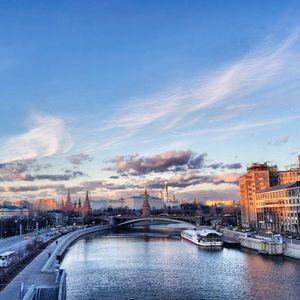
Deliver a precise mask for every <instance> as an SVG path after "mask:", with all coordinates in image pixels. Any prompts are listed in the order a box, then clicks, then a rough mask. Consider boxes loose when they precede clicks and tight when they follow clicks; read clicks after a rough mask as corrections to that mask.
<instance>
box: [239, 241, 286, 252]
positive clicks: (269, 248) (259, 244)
mask: <svg viewBox="0 0 300 300" xmlns="http://www.w3.org/2000/svg"><path fill="white" fill-rule="evenodd" d="M239 240H240V242H241V246H242V247H246V248H249V249H253V250H257V251H259V252H262V253H266V254H270V255H280V254H282V253H283V244H279V243H274V242H270V241H264V240H259V239H255V238H249V237H240V238H239Z"/></svg>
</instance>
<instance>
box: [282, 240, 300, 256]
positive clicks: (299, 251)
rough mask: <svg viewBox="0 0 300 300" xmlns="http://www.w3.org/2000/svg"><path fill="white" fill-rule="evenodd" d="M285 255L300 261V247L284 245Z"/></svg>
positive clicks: (289, 244)
mask: <svg viewBox="0 0 300 300" xmlns="http://www.w3.org/2000/svg"><path fill="white" fill-rule="evenodd" d="M283 255H285V256H288V257H292V258H296V259H300V245H295V244H291V243H286V244H285V245H284V250H283Z"/></svg>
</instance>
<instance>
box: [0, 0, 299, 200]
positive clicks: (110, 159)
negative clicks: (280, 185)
mask: <svg viewBox="0 0 300 300" xmlns="http://www.w3.org/2000/svg"><path fill="white" fill-rule="evenodd" d="M299 20H300V3H299V1H291V0H290V1H289V0H288V1H279V0H273V1H268V0H266V1H254V0H253V1H242V0H240V1H217V0H209V1H208V0H206V1H204V0H201V1H187V0H186V1H184V0H181V1H156V0H155V1H142V0H141V1H133V0H123V1H114V0H112V1H63V2H62V1H55V0H53V1H26V2H24V1H23V2H20V1H1V2H0V28H1V30H0V41H1V43H0V105H1V106H0V112H1V118H0V200H12V201H15V200H35V199H38V198H41V197H54V198H55V199H57V200H58V201H59V200H60V199H62V197H64V196H65V195H66V194H67V191H68V190H70V192H71V195H72V197H74V198H77V197H80V196H83V195H84V194H85V191H86V190H89V191H90V193H91V195H92V198H93V199H94V200H97V199H119V198H120V197H126V196H130V195H135V194H140V193H141V192H142V191H143V189H144V187H147V188H148V191H149V193H150V194H151V195H154V196H155V195H157V194H158V192H159V191H160V189H161V188H162V186H163V184H164V182H167V183H168V185H169V190H170V192H171V193H174V194H175V196H176V198H177V199H179V200H182V201H188V200H191V199H194V198H195V199H196V200H199V201H203V200H206V199H226V198H232V199H234V200H236V201H238V200H239V187H238V178H239V176H241V175H242V174H243V173H245V171H246V168H247V166H249V165H250V164H251V163H253V162H261V163H263V162H268V163H270V164H277V165H278V167H279V168H280V169H283V170H284V169H287V168H290V167H294V166H296V163H297V155H298V154H300V145H299V140H300V131H299V126H300V105H299V104H300V92H299V91H300V89H299V88H300V51H299V50H300V22H299Z"/></svg>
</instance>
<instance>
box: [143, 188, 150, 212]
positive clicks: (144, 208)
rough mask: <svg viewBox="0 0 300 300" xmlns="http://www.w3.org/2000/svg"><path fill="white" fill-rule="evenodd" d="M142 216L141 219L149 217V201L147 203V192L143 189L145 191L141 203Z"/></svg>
mask: <svg viewBox="0 0 300 300" xmlns="http://www.w3.org/2000/svg"><path fill="white" fill-rule="evenodd" d="M142 216H143V217H148V216H150V205H149V201H148V192H147V189H146V188H145V191H144V201H143V206H142Z"/></svg>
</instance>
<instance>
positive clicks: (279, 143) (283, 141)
mask: <svg viewBox="0 0 300 300" xmlns="http://www.w3.org/2000/svg"><path fill="white" fill-rule="evenodd" d="M289 138H290V137H289V136H288V135H286V136H284V137H283V138H281V139H279V140H276V141H275V142H273V143H269V145H272V146H277V147H278V146H281V145H283V144H286V143H287V142H288V141H289Z"/></svg>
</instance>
